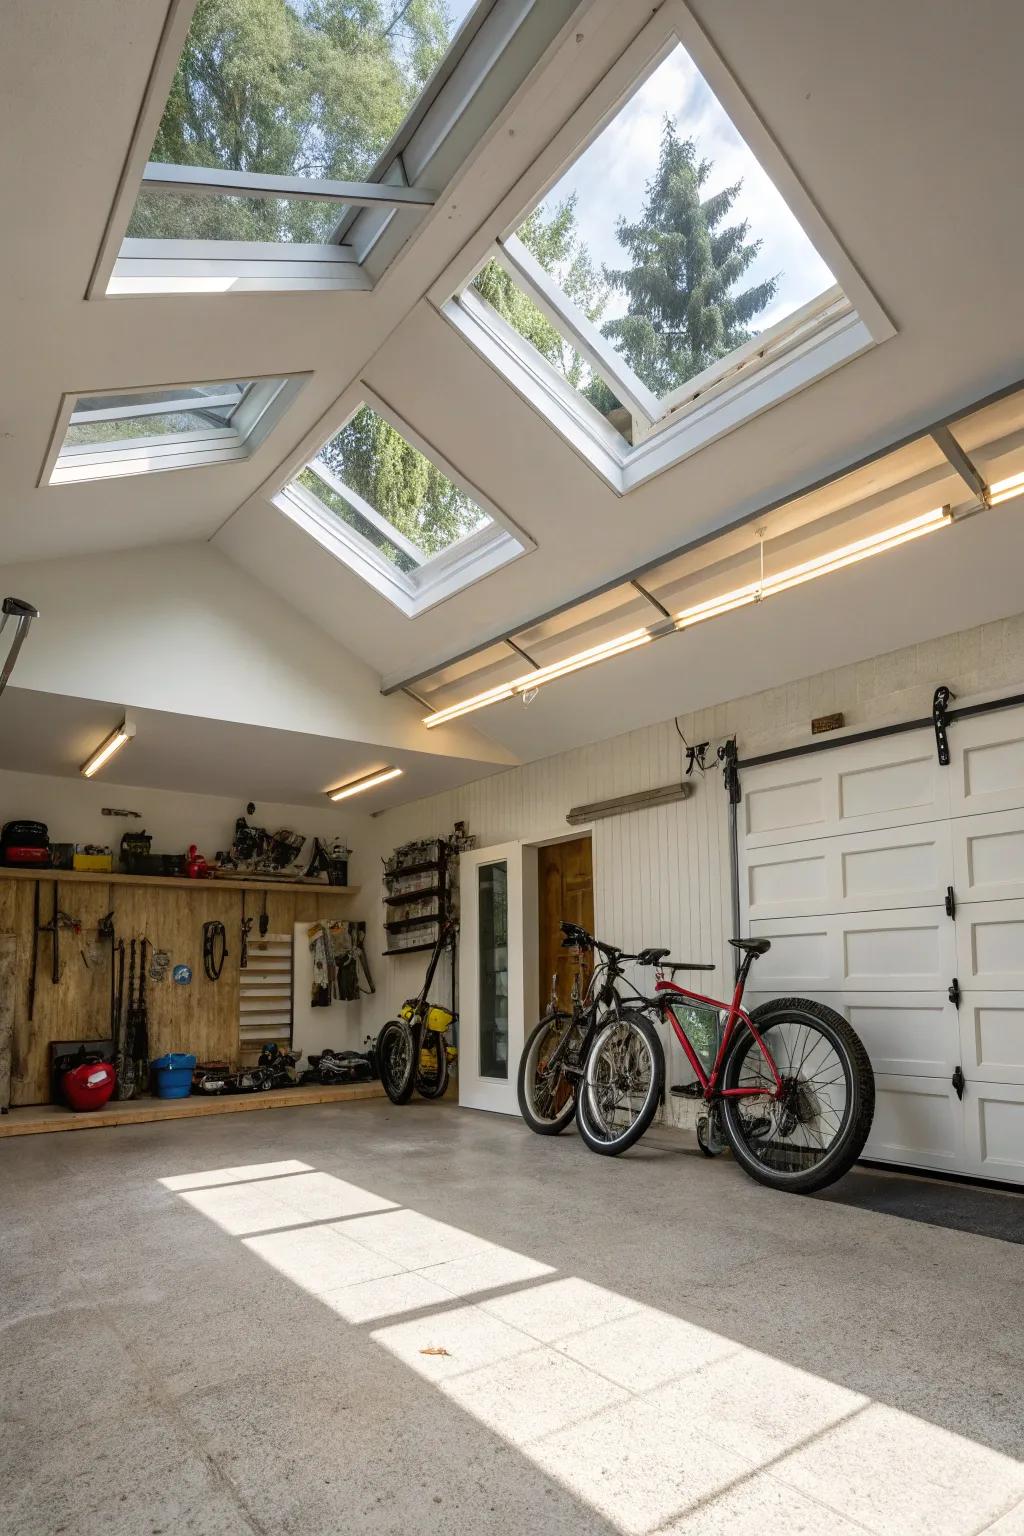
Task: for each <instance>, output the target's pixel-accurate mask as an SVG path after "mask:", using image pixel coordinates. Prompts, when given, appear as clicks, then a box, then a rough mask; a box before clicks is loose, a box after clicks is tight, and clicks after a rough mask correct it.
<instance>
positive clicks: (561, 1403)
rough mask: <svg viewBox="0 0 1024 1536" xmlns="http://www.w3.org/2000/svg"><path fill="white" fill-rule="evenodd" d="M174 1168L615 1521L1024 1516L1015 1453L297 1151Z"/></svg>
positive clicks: (293, 1273)
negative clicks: (281, 1157)
mask: <svg viewBox="0 0 1024 1536" xmlns="http://www.w3.org/2000/svg"><path fill="white" fill-rule="evenodd" d="M160 1182H161V1183H162V1184H163V1185H164V1187H165V1188H167V1189H168V1190H171V1191H173V1192H174V1193H176V1194H178V1196H179V1198H181V1199H182V1200H183V1201H186V1202H187V1203H188V1204H189V1205H190V1206H191V1207H192V1208H193V1209H194V1210H196V1211H197V1212H200V1213H201V1214H202V1215H204V1216H207V1217H208V1218H209V1219H210V1220H212V1221H214V1222H216V1223H217V1224H218V1225H219V1226H220V1227H221V1228H222V1229H223V1230H224V1231H225V1232H228V1233H230V1234H232V1235H234V1236H238V1237H240V1238H241V1239H242V1241H243V1243H244V1246H245V1247H246V1248H248V1249H249V1250H250V1252H252V1253H253V1254H255V1255H257V1256H258V1257H259V1258H261V1259H262V1260H264V1262H265V1263H267V1264H268V1265H270V1266H271V1267H272V1268H273V1269H274V1270H276V1271H277V1273H279V1274H281V1275H283V1276H285V1277H286V1278H287V1279H289V1280H291V1281H293V1282H294V1283H295V1284H296V1285H298V1286H300V1287H301V1288H302V1290H303V1291H305V1292H306V1293H307V1294H308V1295H310V1296H313V1297H315V1298H316V1299H317V1300H318V1301H319V1302H321V1303H322V1304H323V1305H324V1306H326V1307H327V1308H328V1309H330V1310H331V1311H333V1312H334V1313H335V1315H336V1316H337V1317H338V1318H339V1319H341V1320H342V1321H344V1322H345V1323H348V1324H353V1325H355V1324H371V1325H372V1324H378V1325H379V1326H377V1327H376V1328H373V1330H372V1332H371V1334H370V1337H372V1338H373V1339H374V1340H375V1341H376V1342H377V1343H378V1344H379V1345H380V1346H381V1347H382V1348H384V1349H385V1350H387V1351H388V1353H389V1354H390V1355H392V1356H393V1357H394V1358H395V1359H396V1360H399V1361H401V1362H402V1363H403V1364H404V1365H406V1366H408V1368H409V1369H410V1370H411V1371H413V1372H414V1373H415V1374H416V1376H417V1377H419V1378H420V1379H421V1380H424V1381H429V1382H431V1383H433V1385H434V1386H436V1388H437V1390H438V1391H439V1392H440V1393H441V1394H443V1395H444V1396H445V1397H446V1398H447V1399H448V1400H449V1401H450V1402H451V1403H452V1404H453V1405H455V1406H457V1408H458V1409H459V1410H461V1411H462V1412H464V1413H467V1414H469V1415H470V1416H471V1417H472V1418H474V1419H475V1420H476V1421H477V1422H478V1423H480V1424H482V1425H484V1426H486V1428H487V1429H489V1430H490V1431H491V1432H492V1433H494V1434H495V1435H497V1436H499V1437H500V1438H501V1439H502V1440H503V1441H504V1442H505V1443H506V1444H508V1445H510V1446H514V1447H515V1448H516V1449H517V1450H518V1451H519V1452H520V1453H521V1454H522V1455H524V1456H526V1457H527V1458H528V1459H529V1460H530V1461H531V1462H532V1463H533V1464H534V1465H535V1466H536V1467H538V1468H540V1469H541V1470H542V1471H543V1472H544V1473H545V1474H546V1475H547V1476H549V1477H550V1478H551V1479H552V1480H553V1481H555V1482H557V1483H559V1484H561V1485H562V1487H563V1488H565V1489H566V1490H567V1491H568V1492H569V1493H570V1494H571V1495H572V1496H573V1497H574V1498H576V1499H577V1500H579V1501H581V1502H582V1503H584V1504H586V1505H587V1506H588V1507H589V1508H590V1509H592V1510H593V1511H594V1512H595V1514H596V1515H599V1516H600V1517H601V1518H602V1519H604V1520H605V1521H607V1522H608V1523H609V1524H610V1525H612V1526H613V1527H615V1528H616V1529H617V1530H618V1531H620V1532H622V1533H623V1536H655V1533H658V1536H715V1533H719V1532H720V1533H721V1536H726V1533H728V1536H763V1533H764V1532H765V1531H774V1530H781V1529H785V1530H786V1531H787V1532H788V1533H789V1536H857V1533H859V1536H863V1533H864V1531H865V1530H867V1531H869V1532H874V1533H877V1536H894V1533H898V1536H973V1533H976V1532H980V1531H981V1530H983V1529H984V1528H985V1527H987V1526H989V1525H990V1524H991V1522H993V1521H998V1524H997V1525H993V1526H992V1531H991V1536H997V1533H998V1536H1024V1524H1014V1523H1013V1522H1014V1521H1015V1520H1018V1521H1019V1518H1020V1512H1021V1510H1024V1504H1022V1503H1021V1501H1022V1500H1024V1467H1022V1466H1021V1464H1020V1463H1018V1462H1017V1461H1015V1460H1013V1459H1012V1458H1011V1457H1008V1456H1004V1455H1002V1454H1000V1453H999V1452H996V1451H993V1450H990V1449H988V1448H987V1447H985V1446H982V1445H979V1444H978V1443H976V1442H974V1441H972V1440H969V1439H966V1438H965V1437H963V1436H961V1435H957V1434H954V1433H952V1432H951V1431H949V1430H945V1429H940V1428H938V1427H937V1426H936V1425H934V1424H931V1423H929V1422H928V1421H926V1420H924V1419H919V1418H916V1417H914V1416H913V1415H910V1414H907V1413H903V1412H901V1411H900V1410H898V1409H896V1408H892V1407H889V1406H887V1405H885V1404H883V1403H878V1402H874V1401H872V1400H871V1399H870V1398H868V1397H865V1396H863V1395H861V1394H859V1393H856V1392H853V1391H850V1390H848V1389H847V1388H845V1387H842V1386H839V1385H837V1384H836V1383H834V1382H831V1381H829V1380H827V1379H826V1378H825V1377H823V1376H819V1375H814V1374H811V1373H809V1372H807V1371H803V1370H800V1369H798V1368H797V1367H796V1366H793V1365H789V1364H787V1363H786V1362H785V1361H782V1360H778V1359H774V1358H772V1357H771V1356H769V1355H766V1354H763V1353H761V1352H759V1351H758V1350H755V1349H751V1348H748V1347H747V1346H745V1345H742V1344H738V1343H737V1342H736V1341H735V1340H733V1339H730V1338H728V1337H726V1336H725V1335H723V1334H719V1333H716V1332H715V1331H714V1330H711V1329H707V1328H701V1327H698V1326H697V1325H696V1324H693V1323H690V1322H687V1321H686V1320H685V1319H683V1318H679V1317H676V1316H674V1315H672V1314H671V1313H668V1312H663V1311H660V1310H659V1309H657V1308H655V1307H649V1306H645V1305H643V1304H642V1303H640V1302H638V1301H635V1300H633V1299H632V1298H630V1297H628V1296H624V1295H622V1294H620V1293H619V1292H617V1291H614V1290H611V1289H608V1288H606V1287H603V1286H599V1285H594V1284H592V1283H591V1282H590V1281H588V1280H585V1279H583V1278H582V1277H580V1276H574V1275H569V1276H556V1275H555V1271H554V1270H553V1269H552V1268H551V1266H550V1265H546V1264H542V1263H540V1262H538V1261H537V1260H535V1259H532V1258H530V1257H528V1256H527V1255H525V1254H521V1253H518V1252H516V1251H514V1250H512V1249H509V1248H503V1247H501V1246H500V1245H499V1244H496V1243H492V1242H489V1241H487V1240H486V1239H484V1238H481V1237H477V1236H476V1234H474V1233H472V1232H468V1231H466V1230H464V1229H463V1228H460V1227H455V1226H452V1225H451V1224H449V1223H448V1222H444V1221H438V1220H437V1219H435V1218H434V1217H430V1216H426V1215H424V1214H422V1213H421V1212H419V1211H414V1210H411V1209H409V1208H408V1207H404V1206H398V1205H396V1204H395V1203H394V1202H393V1201H390V1200H385V1199H383V1198H381V1197H380V1196H378V1195H375V1194H373V1193H372V1192H370V1191H369V1190H365V1189H363V1188H361V1187H360V1186H358V1185H355V1184H349V1183H346V1181H345V1180H343V1179H338V1178H335V1177H334V1175H332V1174H326V1173H321V1172H317V1171H316V1170H314V1169H312V1168H309V1167H308V1165H306V1164H304V1163H265V1164H254V1165H252V1167H251V1168H249V1169H241V1168H236V1169H219V1170H208V1171H206V1172H204V1173H197V1174H192V1175H180V1176H175V1177H174V1178H172V1179H163V1180H161V1181H160ZM549 1276H550V1277H552V1278H546V1277H549ZM521 1286H522V1287H524V1288H523V1289H516V1287H521ZM491 1292H502V1294H493V1295H492V1294H489V1293H491ZM472 1295H478V1296H479V1297H480V1299H479V1300H478V1301H477V1302H475V1303H472V1302H466V1300H465V1298H467V1297H469V1296H472ZM457 1302H462V1303H463V1304H461V1305H457V1304H455V1303H457ZM408 1313H416V1314H417V1315H416V1316H415V1317H412V1316H404V1314H408ZM1018 1506H1019V1509H1018ZM1000 1517H1005V1518H1002V1519H1001V1518H1000Z"/></svg>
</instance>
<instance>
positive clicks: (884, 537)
mask: <svg viewBox="0 0 1024 1536" xmlns="http://www.w3.org/2000/svg"><path fill="white" fill-rule="evenodd" d="M1002 484H1003V485H1005V484H1006V482H1002ZM993 489H998V487H994V488H993ZM1022 492H1024V476H1022V477H1021V485H1020V487H1019V489H1014V490H1012V491H1011V490H1007V491H1006V495H1007V497H1009V496H1011V495H1014V496H1015V495H1019V494H1021V493H1022ZM952 521H953V518H952V514H951V512H950V509H949V508H948V507H933V508H932V509H931V511H929V512H922V513H921V514H920V515H919V516H917V517H912V518H909V519H908V520H907V521H906V522H904V523H897V524H895V525H894V526H893V527H892V528H883V529H882V531H881V532H880V533H872V534H869V535H868V536H867V537H866V538H863V539H857V540H855V542H854V543H852V544H844V545H843V546H842V547H841V548H840V549H835V550H832V551H831V553H830V554H826V555H818V556H816V557H815V558H814V559H813V560H806V561H804V562H803V564H802V565H794V566H791V567H790V568H789V569H788V570H785V571H778V572H777V573H776V574H775V575H774V576H764V577H762V578H761V580H759V581H752V582H749V583H748V584H747V585H746V586H744V587H737V588H735V589H734V590H733V591H732V592H723V593H720V594H719V596H718V597H711V598H708V599H706V601H704V602H702V603H695V604H694V605H693V607H692V608H684V609H683V610H682V611H681V612H679V613H677V614H674V615H673V616H671V617H670V618H667V619H662V620H659V621H658V622H657V623H655V624H650V625H648V626H647V628H646V629H633V630H630V631H629V633H628V634H624V635H617V636H616V637H615V639H613V640H606V641H604V643H603V644H601V645H594V646H591V647H590V649H589V650H586V651H579V652H577V654H576V655H574V656H567V657H566V658H565V660H564V661H554V662H552V663H551V664H550V665H549V666H547V667H538V668H537V669H536V671H534V672H529V673H527V674H526V676H524V677H516V678H513V679H512V681H511V682H510V683H503V684H501V685H500V686H499V687H496V688H489V689H488V690H487V691H486V692H485V693H478V694H474V695H473V696H472V697H471V698H468V699H462V700H460V701H459V702H458V703H457V704H450V705H448V707H447V708H446V709H439V710H435V711H434V713H433V714H430V715H425V716H424V718H423V724H424V725H425V726H426V727H427V728H428V730H432V729H433V727H434V726H436V725H446V724H447V723H448V722H449V721H450V720H457V719H458V718H459V717H460V716H461V715H468V714H471V713H472V712H473V711H474V710H477V709H485V708H486V707H487V706H488V705H489V704H497V703H500V701H501V700H502V699H510V698H513V697H514V696H515V695H516V694H517V693H518V694H524V693H529V692H530V691H531V690H532V689H534V688H541V687H543V686H544V684H545V683H550V682H553V681H554V679H555V678H556V677H565V676H567V675H568V674H569V673H571V672H579V671H580V670H581V669H582V668H584V667H592V666H594V665H595V663H596V662H599V661H608V660H609V659H610V658H611V657H612V656H620V655H622V653H623V652H624V651H632V650H635V649H636V647H637V646H640V645H647V644H648V643H649V642H650V641H652V640H661V639H662V638H663V637H664V636H665V635H671V634H674V633H675V632H677V631H678V630H681V629H690V628H692V626H693V625H694V624H701V623H703V622H704V620H705V619H717V618H718V617H719V616H720V615H721V614H724V613H732V612H733V610H734V609H736V608H745V607H746V606H747V605H748V604H749V603H759V602H763V601H764V599H765V598H768V597H773V596H775V595H776V594H777V593H780V592H788V591H789V589H790V588H791V587H799V586H802V585H803V583H804V582H806V581H814V580H815V579H816V578H817V577H818V576H827V575H829V574H830V572H832V571H839V570H842V569H843V568H844V567H845V566H848V565H856V564H857V563H858V562H859V561H861V560H867V559H869V558H870V556H872V555H880V554H883V553H884V552H885V551H886V550H888V549H896V548H897V547H898V546H899V545H900V544H908V543H909V542H910V541H911V540H912V539H919V538H921V537H923V535H924V534H926V533H934V532H935V530H936V529H937V528H945V527H948V525H949V524H950V523H951V522H952Z"/></svg>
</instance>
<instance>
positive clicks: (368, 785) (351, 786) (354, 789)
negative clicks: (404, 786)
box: [327, 768, 402, 800]
mask: <svg viewBox="0 0 1024 1536" xmlns="http://www.w3.org/2000/svg"><path fill="white" fill-rule="evenodd" d="M401 773H402V770H401V768H378V769H376V771H375V772H374V773H366V774H364V775H363V777H362V778H361V779H351V780H350V781H349V783H347V784H341V785H339V786H338V788H337V789H329V790H328V791H327V796H328V799H330V800H347V799H348V798H349V796H350V795H361V794H362V793H363V791H364V790H365V789H374V788H376V786H377V785H378V784H386V783H387V782H388V780H389V779H397V778H400V777H401Z"/></svg>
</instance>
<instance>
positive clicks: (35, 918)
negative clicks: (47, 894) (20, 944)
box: [28, 880, 39, 1024]
mask: <svg viewBox="0 0 1024 1536" xmlns="http://www.w3.org/2000/svg"><path fill="white" fill-rule="evenodd" d="M38 968H39V881H38V880H37V881H36V888H35V891H34V893H33V896H32V966H31V969H30V970H29V973H28V1020H29V1023H30V1024H31V1022H32V1017H33V1014H34V1013H35V1006H36V971H37V970H38Z"/></svg>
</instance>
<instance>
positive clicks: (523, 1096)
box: [517, 1013, 583, 1136]
mask: <svg viewBox="0 0 1024 1536" xmlns="http://www.w3.org/2000/svg"><path fill="white" fill-rule="evenodd" d="M582 1042H583V1026H582V1025H581V1024H580V1023H579V1021H578V1020H576V1019H574V1018H573V1016H572V1014H569V1013H549V1014H548V1015H547V1016H546V1017H545V1018H543V1019H541V1021H540V1023H539V1024H537V1025H535V1026H534V1029H533V1031H532V1033H531V1034H530V1036H529V1039H528V1040H527V1042H526V1044H525V1046H524V1047H523V1054H522V1056H520V1058H519V1081H518V1084H517V1087H518V1092H519V1112H520V1114H521V1115H522V1117H523V1119H524V1120H525V1121H526V1123H527V1125H528V1126H529V1127H530V1130H531V1131H536V1133H537V1135H538V1136H557V1135H558V1133H559V1131H564V1130H565V1128H566V1126H567V1125H568V1124H569V1122H570V1120H571V1119H572V1117H573V1115H574V1114H575V1113H576V1089H575V1083H574V1080H573V1079H572V1078H571V1077H568V1076H567V1075H566V1073H565V1071H564V1070H563V1063H564V1061H565V1056H566V1052H569V1053H571V1054H573V1055H575V1054H576V1053H578V1051H579V1047H580V1045H581V1044H582ZM563 1045H564V1047H565V1049H564V1050H559V1047H560V1046H563ZM556 1051H558V1052H559V1054H558V1060H557V1061H556V1062H555V1063H554V1064H553V1065H552V1064H551V1058H552V1056H553V1055H554V1054H555V1052H556Z"/></svg>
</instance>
